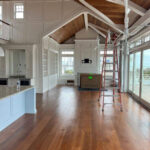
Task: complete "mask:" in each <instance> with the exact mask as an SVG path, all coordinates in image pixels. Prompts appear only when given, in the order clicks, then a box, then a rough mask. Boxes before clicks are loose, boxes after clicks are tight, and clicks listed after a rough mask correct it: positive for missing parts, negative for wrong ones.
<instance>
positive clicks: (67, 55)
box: [59, 49, 75, 77]
mask: <svg viewBox="0 0 150 150" xmlns="http://www.w3.org/2000/svg"><path fill="white" fill-rule="evenodd" d="M71 51H72V52H73V54H63V52H71ZM63 57H73V74H68V75H67V74H62V58H63ZM74 66H75V57H74V49H66V50H61V51H60V71H59V72H60V76H62V77H69V76H70V77H72V76H74V75H75V72H74V71H75V69H74Z"/></svg>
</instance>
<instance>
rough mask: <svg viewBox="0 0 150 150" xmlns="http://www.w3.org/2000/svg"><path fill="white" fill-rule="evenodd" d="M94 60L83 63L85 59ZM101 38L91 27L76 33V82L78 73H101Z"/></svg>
mask: <svg viewBox="0 0 150 150" xmlns="http://www.w3.org/2000/svg"><path fill="white" fill-rule="evenodd" d="M86 58H88V59H90V60H92V63H91V64H90V63H89V64H84V63H82V60H84V59H86ZM98 67H99V39H98V34H97V33H96V32H95V31H93V30H91V29H89V30H86V29H83V30H81V31H80V32H78V33H77V34H76V41H75V83H76V84H77V73H99V72H98V71H99V68H98Z"/></svg>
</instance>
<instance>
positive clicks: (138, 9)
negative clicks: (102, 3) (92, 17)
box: [107, 0, 146, 16]
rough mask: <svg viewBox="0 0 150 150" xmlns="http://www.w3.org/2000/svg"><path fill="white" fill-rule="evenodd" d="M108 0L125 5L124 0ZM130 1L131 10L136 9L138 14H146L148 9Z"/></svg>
mask: <svg viewBox="0 0 150 150" xmlns="http://www.w3.org/2000/svg"><path fill="white" fill-rule="evenodd" d="M107 1H109V2H111V3H115V4H119V5H122V6H124V0H107ZM128 3H129V9H130V10H132V11H134V12H135V13H136V14H138V15H140V16H144V15H145V13H146V9H144V8H143V7H141V6H139V5H137V4H136V3H134V2H132V1H130V0H129V2H128Z"/></svg>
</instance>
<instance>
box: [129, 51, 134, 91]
mask: <svg viewBox="0 0 150 150" xmlns="http://www.w3.org/2000/svg"><path fill="white" fill-rule="evenodd" d="M133 56H134V55H133V54H130V57H129V61H130V63H129V91H133V62H134V61H133V59H134V57H133Z"/></svg>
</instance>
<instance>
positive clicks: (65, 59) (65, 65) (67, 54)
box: [61, 51, 74, 76]
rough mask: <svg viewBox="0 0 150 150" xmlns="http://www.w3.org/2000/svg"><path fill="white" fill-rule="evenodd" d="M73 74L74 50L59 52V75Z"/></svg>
mask: <svg viewBox="0 0 150 150" xmlns="http://www.w3.org/2000/svg"><path fill="white" fill-rule="evenodd" d="M73 74H74V51H62V52H61V75H63V76H70V75H73Z"/></svg>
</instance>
